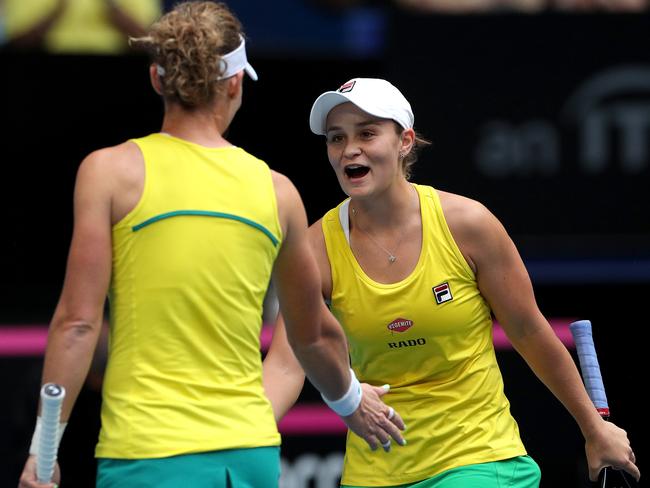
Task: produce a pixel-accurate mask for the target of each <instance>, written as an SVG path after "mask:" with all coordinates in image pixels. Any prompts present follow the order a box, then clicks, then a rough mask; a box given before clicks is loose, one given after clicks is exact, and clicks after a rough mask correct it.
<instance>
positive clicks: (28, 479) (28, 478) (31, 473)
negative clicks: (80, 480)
mask: <svg viewBox="0 0 650 488" xmlns="http://www.w3.org/2000/svg"><path fill="white" fill-rule="evenodd" d="M60 482H61V472H60V470H59V463H55V465H54V475H53V476H52V482H51V483H46V484H43V483H39V482H38V480H37V478H36V456H29V457H28V458H27V462H26V463H25V467H24V468H23V472H22V474H21V475H20V481H19V482H18V488H57V485H58V483H60Z"/></svg>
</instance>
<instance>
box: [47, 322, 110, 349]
mask: <svg viewBox="0 0 650 488" xmlns="http://www.w3.org/2000/svg"><path fill="white" fill-rule="evenodd" d="M101 325H102V322H101V320H96V321H93V320H85V319H81V318H75V319H72V318H70V319H61V320H54V321H52V323H51V324H50V331H49V336H50V337H58V338H59V339H61V340H62V341H63V343H64V344H65V346H66V348H70V347H73V346H74V345H76V344H79V343H84V342H87V341H91V342H95V341H96V340H97V337H99V332H100V330H101Z"/></svg>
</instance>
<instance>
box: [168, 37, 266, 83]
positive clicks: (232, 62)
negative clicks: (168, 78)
mask: <svg viewBox="0 0 650 488" xmlns="http://www.w3.org/2000/svg"><path fill="white" fill-rule="evenodd" d="M239 38H240V39H241V44H239V47H237V48H236V49H235V50H234V51H230V52H229V53H227V54H224V55H223V56H221V69H222V70H223V74H222V75H221V76H220V77H219V80H225V79H226V78H230V77H231V76H234V75H236V74H237V73H239V72H240V71H241V70H244V71H246V74H247V75H248V76H250V77H251V79H252V80H253V81H257V73H256V72H255V70H254V69H253V67H252V66H251V64H250V63H249V62H248V59H247V58H246V41H245V40H244V38H243V37H242V36H241V35H240V36H239ZM156 71H157V72H158V76H165V68H163V67H162V66H160V65H159V64H157V65H156Z"/></svg>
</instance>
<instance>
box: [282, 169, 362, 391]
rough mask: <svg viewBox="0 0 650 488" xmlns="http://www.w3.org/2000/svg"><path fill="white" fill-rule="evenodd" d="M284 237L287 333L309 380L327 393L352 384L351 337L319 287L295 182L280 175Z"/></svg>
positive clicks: (283, 292) (283, 265)
mask: <svg viewBox="0 0 650 488" xmlns="http://www.w3.org/2000/svg"><path fill="white" fill-rule="evenodd" d="M275 183H276V189H277V190H276V191H277V194H278V206H279V209H280V217H281V220H282V222H283V230H284V240H283V242H282V248H281V249H280V252H279V254H278V258H277V260H276V262H275V268H274V272H273V279H274V284H275V286H276V290H277V294H278V299H279V302H280V310H281V312H282V316H283V317H284V322H285V325H286V331H287V337H288V340H289V343H290V344H291V347H292V348H293V351H294V353H295V355H296V357H297V358H298V360H299V361H300V363H301V364H302V366H303V368H304V370H305V372H306V374H307V376H308V377H309V380H310V381H311V382H312V383H313V384H314V386H315V387H316V388H317V389H318V390H319V391H320V392H321V393H323V394H324V395H325V396H327V397H328V398H340V397H341V396H343V394H344V393H345V392H346V389H347V386H348V385H349V383H350V373H349V365H348V364H349V363H348V350H347V342H346V340H345V336H344V335H343V331H342V330H341V328H340V326H339V325H338V323H337V322H336V319H334V317H333V316H332V315H331V314H330V313H329V310H327V307H326V305H325V303H324V302H323V299H322V297H321V292H320V289H321V287H320V275H319V272H318V268H317V266H316V262H315V260H314V258H313V255H312V253H311V250H310V247H309V241H308V239H307V216H306V214H305V211H304V207H303V205H302V201H301V199H300V196H299V195H298V192H297V190H296V189H295V187H294V186H293V185H292V184H291V182H290V181H289V180H288V179H287V178H285V177H283V176H281V175H278V174H277V173H276V174H275Z"/></svg>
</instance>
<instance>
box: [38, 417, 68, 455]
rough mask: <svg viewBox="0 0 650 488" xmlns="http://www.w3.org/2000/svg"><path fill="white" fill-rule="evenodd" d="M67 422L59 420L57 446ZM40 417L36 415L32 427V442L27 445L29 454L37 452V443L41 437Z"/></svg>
mask: <svg viewBox="0 0 650 488" xmlns="http://www.w3.org/2000/svg"><path fill="white" fill-rule="evenodd" d="M67 425H68V423H67V422H61V423H60V424H59V431H58V432H57V439H56V446H57V448H58V447H59V444H60V443H61V438H62V437H63V432H64V431H65V428H66V426H67ZM41 429H42V426H41V417H40V416H39V417H36V428H35V429H34V435H33V436H32V443H31V445H30V446H29V454H30V455H31V456H36V455H37V454H38V445H39V442H40V439H41Z"/></svg>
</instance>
